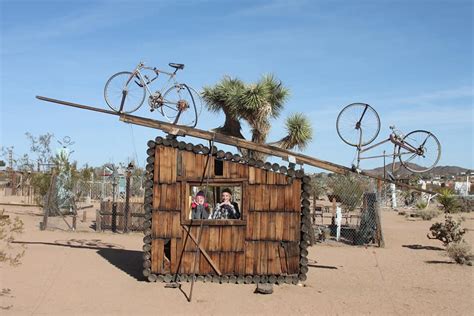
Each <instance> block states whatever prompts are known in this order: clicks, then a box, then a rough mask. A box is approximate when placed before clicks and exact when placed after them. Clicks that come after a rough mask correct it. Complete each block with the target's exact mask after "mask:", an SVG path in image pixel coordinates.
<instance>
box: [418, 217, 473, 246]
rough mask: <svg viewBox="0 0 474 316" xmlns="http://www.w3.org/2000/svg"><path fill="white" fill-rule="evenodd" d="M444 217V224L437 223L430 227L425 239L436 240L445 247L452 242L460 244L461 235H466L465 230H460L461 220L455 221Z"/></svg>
mask: <svg viewBox="0 0 474 316" xmlns="http://www.w3.org/2000/svg"><path fill="white" fill-rule="evenodd" d="M444 217H445V222H444V223H439V222H437V223H434V224H433V225H431V227H430V232H429V233H428V235H427V237H428V238H429V239H438V240H440V241H441V242H442V243H443V244H444V245H445V246H447V245H449V244H450V243H453V242H454V243H457V242H461V241H462V238H463V235H464V234H465V233H466V229H464V228H461V222H462V219H458V220H457V221H455V220H454V219H453V218H452V216H449V215H447V214H446V215H445V216H444ZM430 234H431V235H430Z"/></svg>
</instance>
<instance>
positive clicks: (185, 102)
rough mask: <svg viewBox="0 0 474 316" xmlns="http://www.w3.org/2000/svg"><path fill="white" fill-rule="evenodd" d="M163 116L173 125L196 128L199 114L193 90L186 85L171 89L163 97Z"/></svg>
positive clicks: (182, 84)
mask: <svg viewBox="0 0 474 316" xmlns="http://www.w3.org/2000/svg"><path fill="white" fill-rule="evenodd" d="M161 114H163V116H164V117H166V119H167V120H168V121H169V122H170V123H172V124H176V125H183V126H190V127H195V126H196V124H197V114H198V113H197V109H196V102H195V98H194V96H193V93H192V91H191V89H190V88H189V87H188V86H187V85H186V84H184V83H179V84H176V85H175V86H173V87H171V88H169V89H168V90H167V91H166V92H165V94H164V95H163V105H162V106H161Z"/></svg>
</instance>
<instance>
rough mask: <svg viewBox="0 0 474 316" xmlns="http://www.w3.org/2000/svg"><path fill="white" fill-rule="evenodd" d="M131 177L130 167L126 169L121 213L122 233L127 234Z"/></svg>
mask: <svg viewBox="0 0 474 316" xmlns="http://www.w3.org/2000/svg"><path fill="white" fill-rule="evenodd" d="M131 175H132V172H131V168H130V165H129V167H128V168H127V174H126V184H125V208H124V211H123V232H124V233H128V215H129V213H130V177H131Z"/></svg>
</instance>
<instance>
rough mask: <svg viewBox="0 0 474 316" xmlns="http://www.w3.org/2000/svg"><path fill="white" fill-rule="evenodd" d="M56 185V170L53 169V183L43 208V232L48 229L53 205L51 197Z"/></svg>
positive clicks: (41, 227) (50, 185)
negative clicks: (50, 210)
mask: <svg viewBox="0 0 474 316" xmlns="http://www.w3.org/2000/svg"><path fill="white" fill-rule="evenodd" d="M55 183H56V170H55V169H54V168H53V171H52V173H51V181H50V183H49V191H48V196H47V198H46V203H44V204H45V206H44V207H43V209H44V214H43V222H42V223H41V225H40V229H41V230H45V229H46V228H47V227H48V217H49V209H50V205H51V197H52V194H53V190H54V189H53V185H55Z"/></svg>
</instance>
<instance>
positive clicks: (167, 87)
mask: <svg viewBox="0 0 474 316" xmlns="http://www.w3.org/2000/svg"><path fill="white" fill-rule="evenodd" d="M169 66H170V67H172V68H174V71H173V72H168V71H163V70H160V69H157V68H156V67H148V66H146V65H145V63H144V62H140V63H139V64H138V65H137V66H136V67H135V69H134V70H133V71H122V72H118V73H116V74H114V75H112V76H111V77H110V78H109V79H108V80H107V83H106V84H105V87H104V97H105V102H106V103H107V105H108V106H109V107H110V108H111V109H112V110H113V111H115V112H118V113H124V114H129V113H132V112H135V111H137V110H138V109H139V108H140V107H141V106H142V105H143V103H144V102H145V97H146V95H147V94H148V105H149V107H150V111H151V112H153V111H155V110H158V111H159V113H161V115H163V116H164V117H165V118H166V120H167V121H168V122H170V123H172V124H176V125H184V126H190V127H195V126H196V124H197V120H198V116H199V114H200V112H201V108H202V105H201V101H200V97H199V94H198V93H197V92H196V91H195V90H194V89H193V88H191V87H190V86H188V85H187V84H185V83H179V82H177V81H176V73H177V72H178V70H182V69H184V64H176V63H169ZM160 74H162V75H166V76H168V80H167V82H166V83H165V84H164V85H163V87H162V88H161V89H159V90H156V91H154V92H153V91H152V90H151V89H150V84H151V83H152V82H153V81H155V80H156V79H157V78H158V77H159V75H160Z"/></svg>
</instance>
